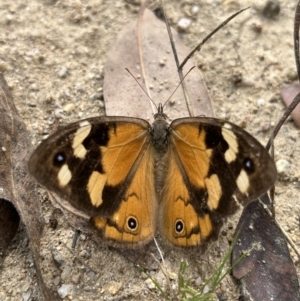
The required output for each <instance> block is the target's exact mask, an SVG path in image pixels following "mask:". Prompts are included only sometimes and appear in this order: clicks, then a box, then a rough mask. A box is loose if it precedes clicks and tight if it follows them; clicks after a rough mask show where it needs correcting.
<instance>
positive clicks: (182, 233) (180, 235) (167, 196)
mask: <svg viewBox="0 0 300 301" xmlns="http://www.w3.org/2000/svg"><path fill="white" fill-rule="evenodd" d="M212 230H213V229H212V222H211V220H210V217H209V215H208V214H205V215H203V216H202V217H201V216H199V215H198V214H197V212H196V211H195V209H194V207H193V206H192V205H191V204H190V195H189V192H188V189H187V187H186V184H185V183H184V180H183V176H182V172H181V170H180V168H179V166H178V164H177V162H176V159H175V156H174V153H172V154H171V156H170V159H169V169H168V174H167V177H166V182H165V188H164V191H163V193H162V196H161V212H160V232H161V233H162V234H163V235H164V236H165V237H166V238H167V239H168V241H170V242H171V243H173V244H175V245H178V246H181V247H189V246H197V245H200V244H201V243H202V242H203V241H204V240H205V239H206V238H207V237H208V236H209V235H210V234H211V232H212Z"/></svg>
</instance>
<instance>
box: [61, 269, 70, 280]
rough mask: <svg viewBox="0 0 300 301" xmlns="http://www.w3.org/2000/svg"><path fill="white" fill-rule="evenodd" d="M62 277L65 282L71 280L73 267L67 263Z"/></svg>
mask: <svg viewBox="0 0 300 301" xmlns="http://www.w3.org/2000/svg"><path fill="white" fill-rule="evenodd" d="M60 278H61V280H62V281H63V282H65V283H67V282H70V280H71V268H70V267H69V266H67V265H65V266H64V268H63V271H62V272H61V274H60Z"/></svg>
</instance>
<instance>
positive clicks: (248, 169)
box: [243, 158, 255, 174]
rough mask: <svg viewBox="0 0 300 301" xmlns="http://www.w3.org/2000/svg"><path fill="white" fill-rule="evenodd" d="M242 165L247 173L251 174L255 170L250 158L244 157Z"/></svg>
mask: <svg viewBox="0 0 300 301" xmlns="http://www.w3.org/2000/svg"><path fill="white" fill-rule="evenodd" d="M243 166H244V169H245V171H246V172H247V173H248V174H252V173H254V172H255V164H254V162H253V161H252V160H251V159H250V158H245V159H244V162H243Z"/></svg>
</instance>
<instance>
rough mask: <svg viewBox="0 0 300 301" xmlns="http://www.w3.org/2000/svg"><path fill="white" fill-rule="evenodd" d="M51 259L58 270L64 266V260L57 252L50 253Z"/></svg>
mask: <svg viewBox="0 0 300 301" xmlns="http://www.w3.org/2000/svg"><path fill="white" fill-rule="evenodd" d="M52 258H53V260H54V263H55V264H56V266H57V267H58V268H60V267H61V266H64V265H65V264H66V261H65V258H64V257H63V256H62V254H61V253H60V252H58V251H55V250H54V251H52Z"/></svg>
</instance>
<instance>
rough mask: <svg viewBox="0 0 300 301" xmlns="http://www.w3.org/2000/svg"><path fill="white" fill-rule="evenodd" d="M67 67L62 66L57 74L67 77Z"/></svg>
mask: <svg viewBox="0 0 300 301" xmlns="http://www.w3.org/2000/svg"><path fill="white" fill-rule="evenodd" d="M68 73H69V72H68V69H67V68H66V67H65V66H63V67H62V68H61V69H60V70H59V71H58V76H59V77H60V78H65V77H67V75H68Z"/></svg>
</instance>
